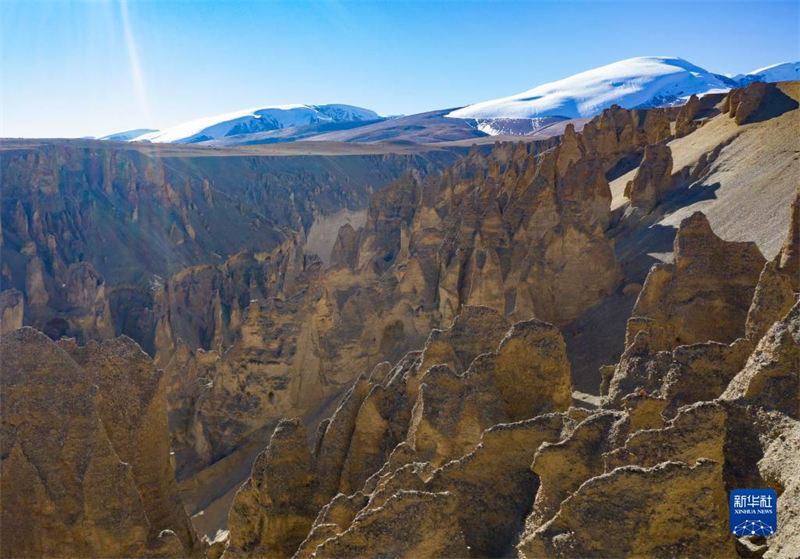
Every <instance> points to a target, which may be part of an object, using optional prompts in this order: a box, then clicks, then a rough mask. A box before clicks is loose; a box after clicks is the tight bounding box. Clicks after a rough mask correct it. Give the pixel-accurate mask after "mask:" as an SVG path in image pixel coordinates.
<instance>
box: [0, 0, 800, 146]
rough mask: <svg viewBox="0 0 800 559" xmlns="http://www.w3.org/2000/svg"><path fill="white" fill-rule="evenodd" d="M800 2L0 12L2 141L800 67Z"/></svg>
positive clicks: (116, 5)
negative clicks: (674, 70) (253, 111)
mask: <svg viewBox="0 0 800 559" xmlns="http://www.w3.org/2000/svg"><path fill="white" fill-rule="evenodd" d="M799 29H800V1H798V0H795V1H791V2H772V1H767V0H763V1H758V2H743V1H742V2H739V1H727V2H723V1H720V0H718V1H710V2H702V1H697V0H695V1H680V0H670V1H661V2H657V1H623V2H597V1H595V2H580V1H569V0H567V1H563V0H562V1H560V2H550V1H528V2H522V1H517V2H502V1H492V2H489V1H486V2H477V1H455V0H453V1H441V2H435V1H427V2H424V1H421V0H418V1H412V2H401V1H392V0H384V1H380V2H377V1H376V2H355V1H353V2H351V1H344V0H340V1H334V0H329V1H323V2H303V1H298V0H292V1H285V2H283V1H277V0H273V1H261V2H256V1H244V0H172V1H166V0H164V1H162V0H128V1H127V2H125V1H123V0H84V1H78V0H0V43H1V45H0V46H1V47H2V51H1V52H0V96H1V97H0V104H1V105H2V107H1V108H2V123H1V124H0V135H2V136H6V137H7V136H24V137H45V136H48V137H53V136H63V137H75V136H83V135H98V134H104V133H109V132H114V131H119V130H125V129H129V128H139V127H153V128H164V127H167V126H170V125H173V124H177V123H179V122H182V121H185V120H189V119H192V118H197V117H202V116H208V115H214V114H217V113H225V112H230V111H233V110H237V109H243V108H249V107H255V106H259V105H269V104H281V103H350V104H354V105H360V106H364V107H368V108H371V109H374V110H376V111H378V112H380V113H383V114H399V113H405V114H410V113H414V112H421V111H424V110H430V109H438V108H445V107H455V106H460V105H465V104H468V103H471V102H477V101H482V100H486V99H492V98H495V97H501V96H506V95H511V94H514V93H517V92H520V91H524V90H526V89H529V88H531V87H534V86H535V85H538V84H540V83H544V82H547V81H551V80H554V79H558V78H562V77H565V76H568V75H570V74H574V73H576V72H579V71H582V70H587V69H590V68H593V67H595V66H599V65H602V64H607V63H610V62H614V61H616V60H620V59H623V58H629V57H632V56H642V55H669V56H680V57H683V58H686V59H687V60H690V61H691V62H693V63H695V64H697V65H699V66H703V67H705V68H707V69H709V70H712V71H715V72H720V73H733V74H735V73H740V72H746V71H749V70H753V69H755V68H758V67H761V66H766V65H769V64H773V63H777V62H786V61H790V60H798V59H800V44H799V42H798V41H800V38H799V35H800V31H799Z"/></svg>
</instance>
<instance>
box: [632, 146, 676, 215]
mask: <svg viewBox="0 0 800 559" xmlns="http://www.w3.org/2000/svg"><path fill="white" fill-rule="evenodd" d="M672 188H673V181H672V152H671V150H670V148H669V146H667V145H665V144H654V145H648V146H647V147H645V149H644V158H643V159H642V163H641V165H640V166H639V169H638V170H637V171H636V175H635V176H634V177H633V180H632V181H631V182H629V183H628V185H627V186H626V187H625V196H626V197H627V198H628V199H629V200H630V201H631V205H632V206H635V207H640V208H644V209H645V210H648V211H649V210H651V209H653V207H655V206H656V205H657V204H658V203H659V202H661V201H662V200H664V199H665V198H666V197H667V196H668V195H669V193H670V192H671V190H672Z"/></svg>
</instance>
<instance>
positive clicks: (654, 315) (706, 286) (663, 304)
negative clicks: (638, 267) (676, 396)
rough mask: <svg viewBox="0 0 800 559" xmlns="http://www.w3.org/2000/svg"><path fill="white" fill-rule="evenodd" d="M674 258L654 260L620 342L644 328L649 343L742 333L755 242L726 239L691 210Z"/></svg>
mask: <svg viewBox="0 0 800 559" xmlns="http://www.w3.org/2000/svg"><path fill="white" fill-rule="evenodd" d="M674 253H675V262H674V263H673V264H656V265H654V266H653V268H652V269H651V270H650V273H649V274H648V276H647V279H646V280H645V283H644V286H643V288H642V291H641V293H640V294H639V298H638V299H637V301H636V305H635V306H634V309H633V313H632V315H633V316H632V318H631V319H630V320H629V321H628V327H627V331H626V335H625V345H626V346H630V345H631V344H632V343H633V341H634V338H635V337H636V335H637V333H638V332H640V331H642V330H647V331H648V332H649V347H650V348H652V349H654V350H664V349H671V348H674V347H676V346H679V345H684V344H694V343H704V342H707V341H709V340H713V341H718V342H724V343H731V342H733V341H734V340H735V339H736V338H740V337H743V336H744V334H745V323H746V319H747V313H748V310H749V306H750V302H751V300H752V298H753V292H754V291H755V287H756V284H757V283H758V278H759V276H760V274H761V270H762V268H763V266H764V263H765V260H764V257H763V256H762V255H761V252H760V251H759V250H758V248H757V247H756V245H755V243H750V242H744V243H738V242H727V241H723V240H722V239H720V238H719V237H717V236H716V235H715V234H714V232H713V231H712V230H711V226H710V225H709V223H708V220H707V219H706V217H705V216H704V215H703V214H702V213H700V212H696V213H695V214H693V215H692V216H690V217H688V218H686V219H684V220H683V221H682V222H681V224H680V228H679V229H678V234H677V235H676V236H675V242H674Z"/></svg>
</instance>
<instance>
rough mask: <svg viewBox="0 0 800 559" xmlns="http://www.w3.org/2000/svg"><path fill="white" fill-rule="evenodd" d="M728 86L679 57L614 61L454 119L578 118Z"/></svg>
mask: <svg viewBox="0 0 800 559" xmlns="http://www.w3.org/2000/svg"><path fill="white" fill-rule="evenodd" d="M728 89H730V86H729V85H728V84H726V83H725V82H724V81H723V80H722V79H720V77H718V76H716V75H715V74H712V73H711V72H709V71H707V70H704V69H703V68H700V67H699V66H695V65H694V64H691V63H690V62H687V61H686V60H683V59H681V58H667V57H656V56H651V57H639V58H629V59H627V60H622V61H620V62H614V63H613V64H608V65H606V66H601V67H599V68H595V69H593V70H588V71H586V72H581V73H579V74H575V75H573V76H570V77H568V78H564V79H562V80H558V81H555V82H551V83H546V84H543V85H540V86H537V87H534V88H533V89H530V90H528V91H525V92H523V93H519V94H517V95H512V96H510V97H503V98H501V99H494V100H491V101H484V102H482V103H476V104H474V105H469V106H467V107H463V108H461V109H458V110H455V111H453V112H452V113H450V114H449V115H447V116H449V117H452V118H474V119H495V118H528V119H541V118H545V117H561V118H580V117H589V116H594V115H596V114H598V113H600V112H601V111H602V110H603V109H605V108H607V107H610V106H611V105H614V104H617V105H620V106H622V107H626V108H633V107H645V106H662V105H671V104H676V103H680V102H681V101H682V100H684V99H687V98H688V97H689V96H691V95H692V94H698V95H701V94H705V93H712V92H722V91H727V90H728Z"/></svg>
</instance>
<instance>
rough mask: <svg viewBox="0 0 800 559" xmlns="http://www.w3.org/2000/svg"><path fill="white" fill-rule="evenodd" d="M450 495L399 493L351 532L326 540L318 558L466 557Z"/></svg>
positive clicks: (364, 516) (363, 516)
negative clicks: (376, 555) (453, 520)
mask: <svg viewBox="0 0 800 559" xmlns="http://www.w3.org/2000/svg"><path fill="white" fill-rule="evenodd" d="M455 507H456V502H455V500H454V499H453V497H452V496H451V495H449V494H448V493H428V492H420V491H399V492H397V493H395V494H394V495H392V496H391V497H390V498H389V499H388V500H387V501H386V503H385V504H383V505H382V506H381V507H378V508H375V509H368V510H366V511H363V512H361V513H359V515H358V516H356V518H355V519H354V520H353V523H352V525H351V526H350V528H349V529H348V530H346V531H345V532H342V533H340V534H337V535H336V536H334V537H332V538H330V539H328V540H325V541H324V542H323V543H322V544H321V545H319V546H318V547H317V548H316V550H315V552H314V555H313V556H314V557H319V558H322V557H365V556H369V555H372V554H373V553H374V550H376V549H379V550H381V553H385V554H386V555H388V556H392V557H407V558H409V559H410V558H413V557H465V556H467V555H468V553H469V550H468V548H467V546H466V545H465V544H464V537H463V534H462V533H461V531H460V529H459V527H458V525H457V524H455V523H451V522H442V519H447V518H452V516H453V514H454V513H455Z"/></svg>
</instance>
